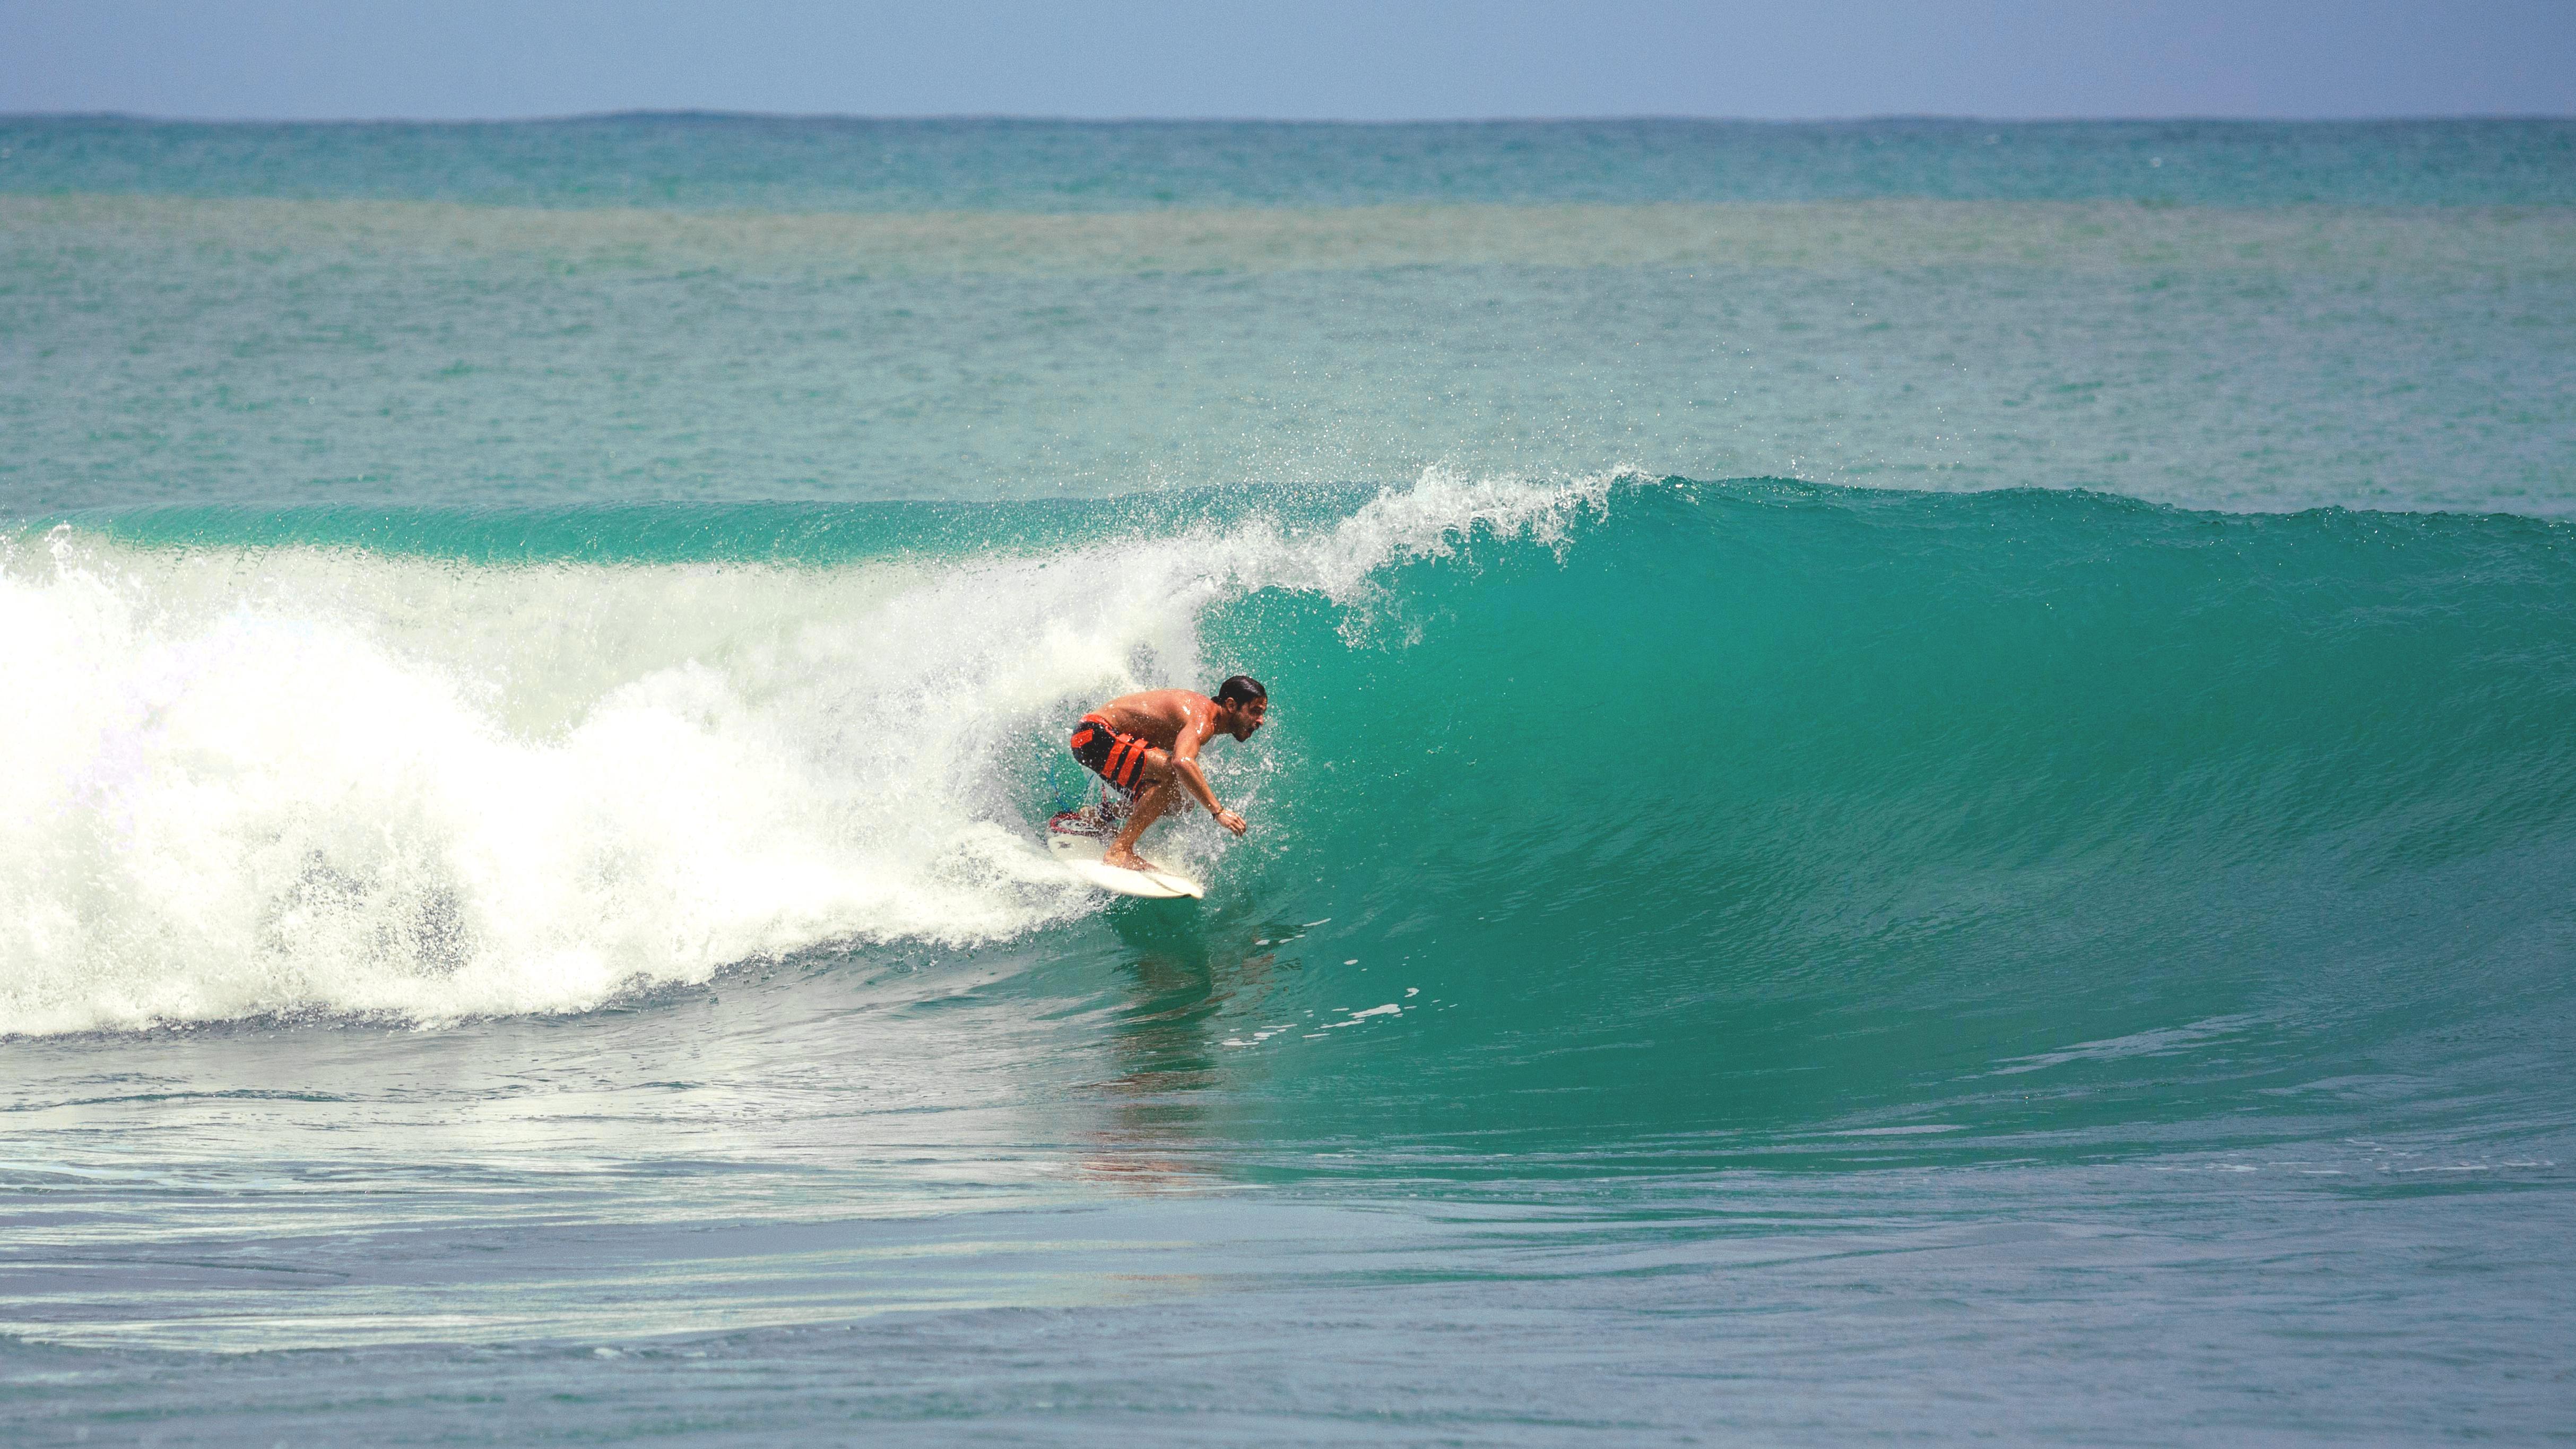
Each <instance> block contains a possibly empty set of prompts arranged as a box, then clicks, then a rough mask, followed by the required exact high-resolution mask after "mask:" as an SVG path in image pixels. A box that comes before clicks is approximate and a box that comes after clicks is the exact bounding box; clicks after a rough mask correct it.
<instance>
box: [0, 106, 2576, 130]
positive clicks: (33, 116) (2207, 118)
mask: <svg viewBox="0 0 2576 1449" xmlns="http://www.w3.org/2000/svg"><path fill="white" fill-rule="evenodd" d="M636 119H660V120H711V121H846V122H876V123H913V124H921V123H937V122H959V121H969V122H1007V123H1016V124H1021V125H1036V126H1387V127H1392V126H1532V125H1600V124H1616V123H1620V122H1657V123H1666V124H1676V123H1678V124H1697V125H1715V126H1863V125H1873V124H1885V123H1893V122H1911V123H1933V124H1945V123H1946V124H1955V125H1983V126H2084V125H2104V126H2120V125H2235V126H2369V125H2394V124H2410V123H2411V124H2424V123H2431V122H2449V123H2471V122H2505V121H2513V122H2535V121H2576V113H2558V112H2548V111H2443V112H2415V113H2405V112H2392V113H2387V114H2374V115H2352V116H2242V115H2226V114H2219V113H2203V112H2176V113H2172V114H2164V115H2156V114H2143V115H2099V116H2093V115H2061V116H1986V115H1978V114H1975V113H1973V112H1935V111H1887V112H1877V113H1871V114H1865V115H1849V116H1719V115H1690V114H1684V113H1678V112H1627V113H1604V114H1589V115H1523V116H1411V117H1379V118H1371V117H1347V116H1219V115H1209V116H1150V115H1136V116H1077V115H1037V114H1021V113H1014V112H1005V111H941V112H916V113H908V114H885V115H871V114H863V113H859V112H852V111H736V110H720V109H710V108H706V107H696V106H682V107H656V106H636V107H627V108H623V109H618V110H606V111H565V112H556V113H545V114H530V115H517V116H183V115H157V114H154V113H151V112H145V111H124V110H95V111H8V110H0V121H134V122H142V123H146V124H153V125H181V126H527V125H564V124H569V123H572V122H578V121H616V120H636Z"/></svg>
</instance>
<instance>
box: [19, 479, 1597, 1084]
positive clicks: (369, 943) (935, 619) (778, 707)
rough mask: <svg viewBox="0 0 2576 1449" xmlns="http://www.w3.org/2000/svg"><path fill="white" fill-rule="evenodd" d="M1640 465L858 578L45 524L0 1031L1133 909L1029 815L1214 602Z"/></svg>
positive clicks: (388, 1000) (1558, 514)
mask: <svg viewBox="0 0 2576 1449" xmlns="http://www.w3.org/2000/svg"><path fill="white" fill-rule="evenodd" d="M1614 481H1615V479H1614V478H1608V477H1605V478H1598V479H1588V480H1576V481H1570V482H1558V483H1508V482H1491V481H1471V480H1464V479H1459V478H1454V477H1447V476H1443V475H1440V474H1436V473H1435V474H1426V475H1425V476H1424V477H1423V478H1422V479H1421V480H1419V481H1418V482H1417V483H1416V484H1415V485H1414V486H1413V487H1412V488H1410V489H1405V490H1390V491H1389V492H1387V493H1385V494H1382V495H1381V496H1379V497H1378V498H1377V499H1376V500H1374V501H1372V502H1371V503H1369V504H1367V505H1366V506H1364V507H1362V508H1361V509H1359V510H1358V511H1357V512H1355V513H1354V514H1353V515H1351V516H1350V517H1348V518H1346V519H1343V520H1342V521H1340V522H1339V523H1338V524H1337V525H1334V526H1332V527H1330V528H1324V529H1314V530H1308V531H1305V532H1303V533H1291V532H1290V531H1288V530H1285V529H1283V528H1282V527H1281V526H1280V525H1278V524H1276V523H1274V522H1270V521H1266V520H1256V521H1254V522H1251V523H1247V524H1242V525H1239V526H1234V527H1230V528H1226V529H1222V530H1220V529H1199V530H1194V531H1190V532H1187V533H1184V534H1181V535H1178V536H1166V537H1157V538H1131V539H1124V540H1119V541H1116V542H1112V543H1103V544H1099V545H1096V546H1092V547H1088V548H1084V549H1080V550H1074V551H1071V552H1068V553H1057V554H1053V555H1047V556H1036V555H1018V556H990V555H988V556H984V557H979V558H970V559H961V560H956V561H953V562H949V563H944V564H943V563H923V562H918V561H915V562H908V563H900V564H897V563H873V564H865V565H853V566H848V567H841V568H797V567H773V566H751V565H539V566H514V567H497V568H496V567H471V566H465V565H459V564H453V563H448V562H444V561H435V560H421V559H397V558H385V557H381V556H376V555H372V554H368V553H365V552H363V551H358V550H351V549H323V548H277V549H211V550H209V549H198V550H190V551H185V552H182V551H178V550H170V549H156V548H142V547H134V546H128V545H122V544H116V543H111V542H106V541H102V540H100V539H98V538H96V537H93V536H88V535H83V534H78V533H74V532H71V531H68V530H57V531H55V532H54V533H53V534H50V535H48V536H46V537H45V538H43V539H40V540H32V541H22V542H20V543H19V544H17V545H15V546H11V547H7V548H6V549H5V551H0V679H5V680H6V681H7V682H8V684H9V688H10V693H11V696H12V697H11V698H10V700H9V701H8V702H7V703H6V704H5V705H0V758H5V759H6V760H7V761H8V766H7V768H6V769H5V770H0V901H5V902H6V914H5V916H0V1033H37V1034H43V1033H58V1032H68V1031H81V1030H92V1029H99V1028H118V1027H135V1026H141V1025H146V1024H150V1023H155V1022H172V1021H201V1020H215V1019H224V1018H231V1017H239V1016H244V1015H256V1014H261V1013H271V1012H276V1013H301V1012H323V1013H377V1014H384V1015H389V1016H393V1017H397V1018H401V1019H406V1020H412V1021H421V1022H435V1021H440V1020H446V1019H452V1018H456V1017H460V1016H467V1015H477V1014H486V1013H511V1012H530V1011H567V1010H580V1009H584V1008H587V1007H590V1006H593V1005H596V1004H598V1003H599V1002H601V1001H603V1000H605V999H607V998H608V997H610V996H611V995H613V994H615V993H616V992H618V991H620V990H625V989H631V988H633V987H635V986H637V985H642V984H651V983H661V982H689V981H698V980H703V979H705V978H706V977H708V976H709V975H711V974H712V973H714V972H715V971H717V970H718V969H720V968H722V967H723V966H725V965H727V964H729V963H733V962H739V961H743V960H746V959H753V958H761V957H775V956H777V955H780V954H783V953H787V952H791V951H795V950H799V949H803V948H806V947H810V946H815V945H819V944H823V943H828V942H833V941H893V940H914V941H925V942H935V943H942V944H948V945H967V944H972V943H976V942H981V941H990V940H995V939H1000V938H1006V937H1009V936H1012V935H1016V934H1019V933H1022V932H1026V931H1029V930H1033V929H1036V928H1039V927H1041V926H1044V925H1046V924H1048V923H1050V922H1053V921H1057V920H1062V919H1065V918H1067V917H1069V916H1072V915H1075V914H1078V913H1081V912H1084V911H1088V910H1092V909H1096V908H1097V899H1096V897H1094V896H1092V895H1091V894H1090V893H1088V892H1085V891H1083V890H1081V889H1080V888H1078V887H1075V886H1072V885H1069V884H1068V883H1067V882H1066V881H1065V879H1064V877H1063V875H1062V873H1061V872H1060V871H1058V870H1056V869H1055V868H1054V867H1053V865H1052V864H1051V863H1050V862H1048V861H1047V860H1046V859H1045V857H1044V856H1043V854H1042V852H1041V851H1040V850H1039V849H1038V847H1037V845H1036V842H1035V841H1034V839H1033V837H1032V834H1031V832H1030V831H1029V830H1028V828H1027V823H1026V822H1027V820H1028V818H1029V812H1030V810H1031V808H1032V802H1031V801H1030V800H1029V799H1026V798H1024V796H1025V795H1026V792H1027V791H1028V789H1029V788H1030V782H1029V781H1028V780H1027V779H1026V778H1025V777H1026V776H1027V774H1028V769H1027V765H1026V762H1027V761H1028V760H1030V759H1033V758H1039V757H1040V756H1039V755H1038V754H1037V753H1036V752H1038V751H1042V750H1044V749H1046V748H1049V747H1051V746H1052V744H1053V741H1054V738H1055V733H1056V731H1057V730H1059V729H1060V728H1062V727H1063V726H1065V725H1067V724H1068V723H1069V722H1070V719H1071V717H1072V716H1073V715H1074V714H1076V713H1079V712H1080V710H1081V708H1083V707H1084V706H1085V705H1087V704H1088V703H1091V702H1094V701H1097V700H1099V699H1101V698H1104V697H1106V696H1108V695H1110V694H1114V693H1118V692H1123V691H1126V690H1130V689H1136V688H1143V687H1150V686H1154V685H1162V684H1170V683H1181V682H1200V683H1203V682H1204V681H1205V679H1206V678H1208V677H1209V676H1210V675H1211V674H1212V673H1213V672H1222V671H1223V670H1224V669H1226V668H1229V667H1231V666H1232V665H1233V664H1234V663H1235V661H1231V660H1207V659H1203V658H1202V657H1201V648H1200V642H1199V638H1198V633H1197V624H1198V619H1199V617H1200V615H1201V613H1202V611H1203V610H1204V609H1206V608H1207V607H1208V606H1210V605H1212V604H1215V603H1219V602H1222V601H1224V600H1226V599H1229V598H1235V597H1240V596H1242V595H1243V594H1245V593H1248V592H1250V591H1253V590H1257V589H1260V588H1264V587H1282V588H1289V589H1298V590H1307V591H1313V592H1317V593H1321V594H1323V595H1325V596H1327V597H1330V598H1332V599H1334V600H1335V601H1337V602H1340V603H1342V604H1345V605H1350V606H1360V607H1364V606H1365V605H1366V604H1367V603H1368V602H1369V601H1370V600H1371V599H1372V598H1373V597H1374V595H1375V591H1376V589H1377V587H1378V586H1377V584H1376V583H1375V582H1374V578H1375V576H1376V575H1378V574H1379V573H1380V571H1381V570H1383V569H1384V568H1385V567H1386V566H1387V565H1388V564H1389V563H1391V562H1397V561H1402V560H1406V559H1412V558H1418V557H1423V556H1427V555H1434V554H1441V553H1446V552H1449V551H1452V550H1454V549H1455V548H1456V547H1457V546H1458V544H1459V542H1460V541H1461V540H1462V539H1463V538H1465V537H1466V536H1467V535H1468V531H1469V530H1473V529H1484V530H1490V531H1493V532H1496V533H1503V534H1512V535H1517V536H1523V537H1533V538H1538V539H1541V540H1545V541H1554V542H1561V541H1562V539H1563V538H1564V536H1565V529H1566V527H1567V526H1568V525H1569V524H1570V522H1571V521H1572V520H1573V518H1574V516H1575V515H1576V514H1577V513H1578V512H1580V511H1582V510H1585V509H1597V508H1600V507H1602V506H1603V505H1604V503H1605V501H1606V498H1607V495H1608V492H1609V490H1610V488H1611V487H1612V485H1613V483H1614ZM1113 581H1114V586H1113ZM1289 687H1290V688H1293V683H1292V684H1290V686H1289ZM1220 763H1222V762H1220Z"/></svg>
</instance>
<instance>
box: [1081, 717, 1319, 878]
mask: <svg viewBox="0 0 2576 1449" xmlns="http://www.w3.org/2000/svg"><path fill="white" fill-rule="evenodd" d="M1269 710H1270V695H1269V691H1267V690H1265V689H1263V688H1262V687H1261V683H1260V681H1259V680H1256V679H1251V678H1248V677H1246V676H1244V675H1239V674H1238V675H1236V676H1235V677H1234V678H1232V679H1229V680H1227V681H1226V682H1225V683H1224V684H1222V685H1220V686H1218V688H1217V692H1216V694H1215V696H1214V697H1213V698H1211V697H1210V696H1208V695H1204V694H1199V693H1197V692H1195V691H1192V690H1187V689H1149V690H1145V691H1143V692H1142V693H1138V694H1122V695H1120V696H1119V697H1118V698H1116V699H1113V700H1111V701H1109V702H1108V703H1107V704H1104V705H1102V706H1101V707H1100V708H1098V709H1096V710H1093V711H1092V712H1091V713H1089V714H1087V715H1084V716H1083V717H1082V723H1081V724H1080V725H1079V726H1076V727H1075V729H1074V732H1073V753H1074V757H1075V758H1076V759H1079V760H1081V761H1082V763H1083V765H1084V767H1085V768H1087V769H1089V770H1090V771H1092V772H1093V773H1094V774H1097V775H1099V776H1100V777H1101V778H1102V779H1104V780H1107V781H1108V782H1109V783H1111V784H1113V785H1116V786H1118V787H1119V788H1120V789H1122V790H1129V791H1133V792H1135V803H1134V805H1133V806H1132V807H1131V808H1130V809H1129V810H1128V811H1127V815H1126V820H1125V822H1124V823H1123V824H1122V825H1121V827H1120V828H1119V831H1118V833H1117V834H1116V835H1114V836H1112V837H1110V840H1109V843H1108V844H1107V845H1106V846H1104V847H1102V849H1101V852H1100V859H1101V863H1102V864H1104V865H1114V866H1118V867H1120V868H1122V869H1125V870H1143V869H1147V868H1149V867H1150V866H1151V862H1149V861H1147V860H1146V859H1145V858H1144V857H1143V856H1140V855H1138V854H1137V853H1136V840H1137V837H1139V836H1141V835H1143V834H1144V833H1145V827H1146V826H1148V825H1151V824H1153V823H1154V822H1155V821H1156V820H1159V819H1161V818H1162V815H1163V812H1164V811H1166V810H1168V809H1170V808H1171V806H1172V802H1173V801H1174V800H1175V799H1177V798H1179V794H1180V792H1181V791H1183V790H1187V791H1188V792H1189V793H1190V795H1191V797H1192V798H1194V799H1196V800H1197V801H1198V802H1199V803H1200V804H1201V805H1204V806H1206V807H1207V811H1208V813H1209V814H1211V815H1213V816H1215V817H1216V823H1217V824H1219V825H1222V826H1224V827H1225V828H1226V829H1228V830H1231V831H1233V832H1234V833H1235V834H1237V835H1241V834H1242V833H1243V832H1244V828H1245V827H1244V822H1243V817H1242V816H1240V815H1237V814H1235V813H1234V812H1233V811H1231V810H1228V809H1226V808H1225V806H1224V805H1223V804H1221V803H1219V801H1218V800H1217V798H1216V792H1215V791H1213V790H1211V789H1209V788H1208V782H1207V776H1206V775H1204V774H1202V773H1201V772H1200V770H1199V761H1198V756H1199V749H1200V747H1202V746H1204V745H1205V744H1206V743H1207V742H1208V741H1209V740H1212V739H1214V738H1216V737H1217V736H1218V735H1220V734H1226V735H1231V736H1233V737H1234V738H1235V739H1237V740H1248V739H1250V738H1252V735H1253V732H1254V731H1255V730H1258V729H1260V728H1261V725H1262V721H1263V719H1264V718H1265V717H1266V716H1267V715H1268V713H1269Z"/></svg>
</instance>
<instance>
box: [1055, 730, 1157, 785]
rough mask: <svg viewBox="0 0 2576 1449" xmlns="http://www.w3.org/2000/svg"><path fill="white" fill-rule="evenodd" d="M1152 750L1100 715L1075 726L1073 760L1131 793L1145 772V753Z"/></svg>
mask: <svg viewBox="0 0 2576 1449" xmlns="http://www.w3.org/2000/svg"><path fill="white" fill-rule="evenodd" d="M1152 748H1153V746H1151V745H1149V744H1147V743H1145V742H1144V741H1143V740H1140V739H1138V738H1136V737H1135V736H1134V735H1122V734H1120V733H1119V732H1118V731H1117V730H1115V729H1113V728H1111V726H1110V723H1109V721H1107V720H1105V719H1102V718H1101V717H1100V716H1098V715H1096V714H1087V715H1084V716H1083V717H1082V722H1081V723H1080V724H1077V725H1075V726H1074V727H1073V757H1074V758H1075V759H1077V760H1080V761H1082V763H1083V767H1084V768H1085V769H1088V770H1090V771H1091V773H1093V774H1095V775H1098V776H1099V777H1100V778H1102V779H1104V780H1106V781H1108V782H1109V783H1110V784H1112V785H1115V786H1117V787H1118V788H1119V789H1121V790H1126V791H1129V792H1131V793H1132V792H1133V791H1134V790H1135V788H1136V783H1137V781H1138V779H1140V778H1141V777H1142V776H1143V775H1144V773H1145V752H1146V751H1147V750H1149V749H1152Z"/></svg>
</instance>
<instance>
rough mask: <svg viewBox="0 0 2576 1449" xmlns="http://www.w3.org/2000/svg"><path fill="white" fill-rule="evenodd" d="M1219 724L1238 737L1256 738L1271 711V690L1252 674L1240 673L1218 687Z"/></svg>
mask: <svg viewBox="0 0 2576 1449" xmlns="http://www.w3.org/2000/svg"><path fill="white" fill-rule="evenodd" d="M1215 698H1216V723H1217V728H1219V729H1221V730H1224V731H1225V732H1226V733H1227V734H1230V735H1232V736H1234V737H1235V738H1236V739H1238V740H1248V739H1250V738H1252V732H1253V731H1254V730H1257V729H1259V728H1261V720H1262V716H1264V715H1266V714H1268V713H1269V712H1270V691H1269V690H1266V689H1264V688H1262V687H1261V681H1260V680H1258V679H1255V678H1253V677H1252V676H1251V675H1249V674H1238V675H1236V676H1235V677H1233V678H1232V679H1229V680H1227V681H1226V682H1225V683H1223V684H1220V685H1218V686H1217V687H1216V695H1215Z"/></svg>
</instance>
